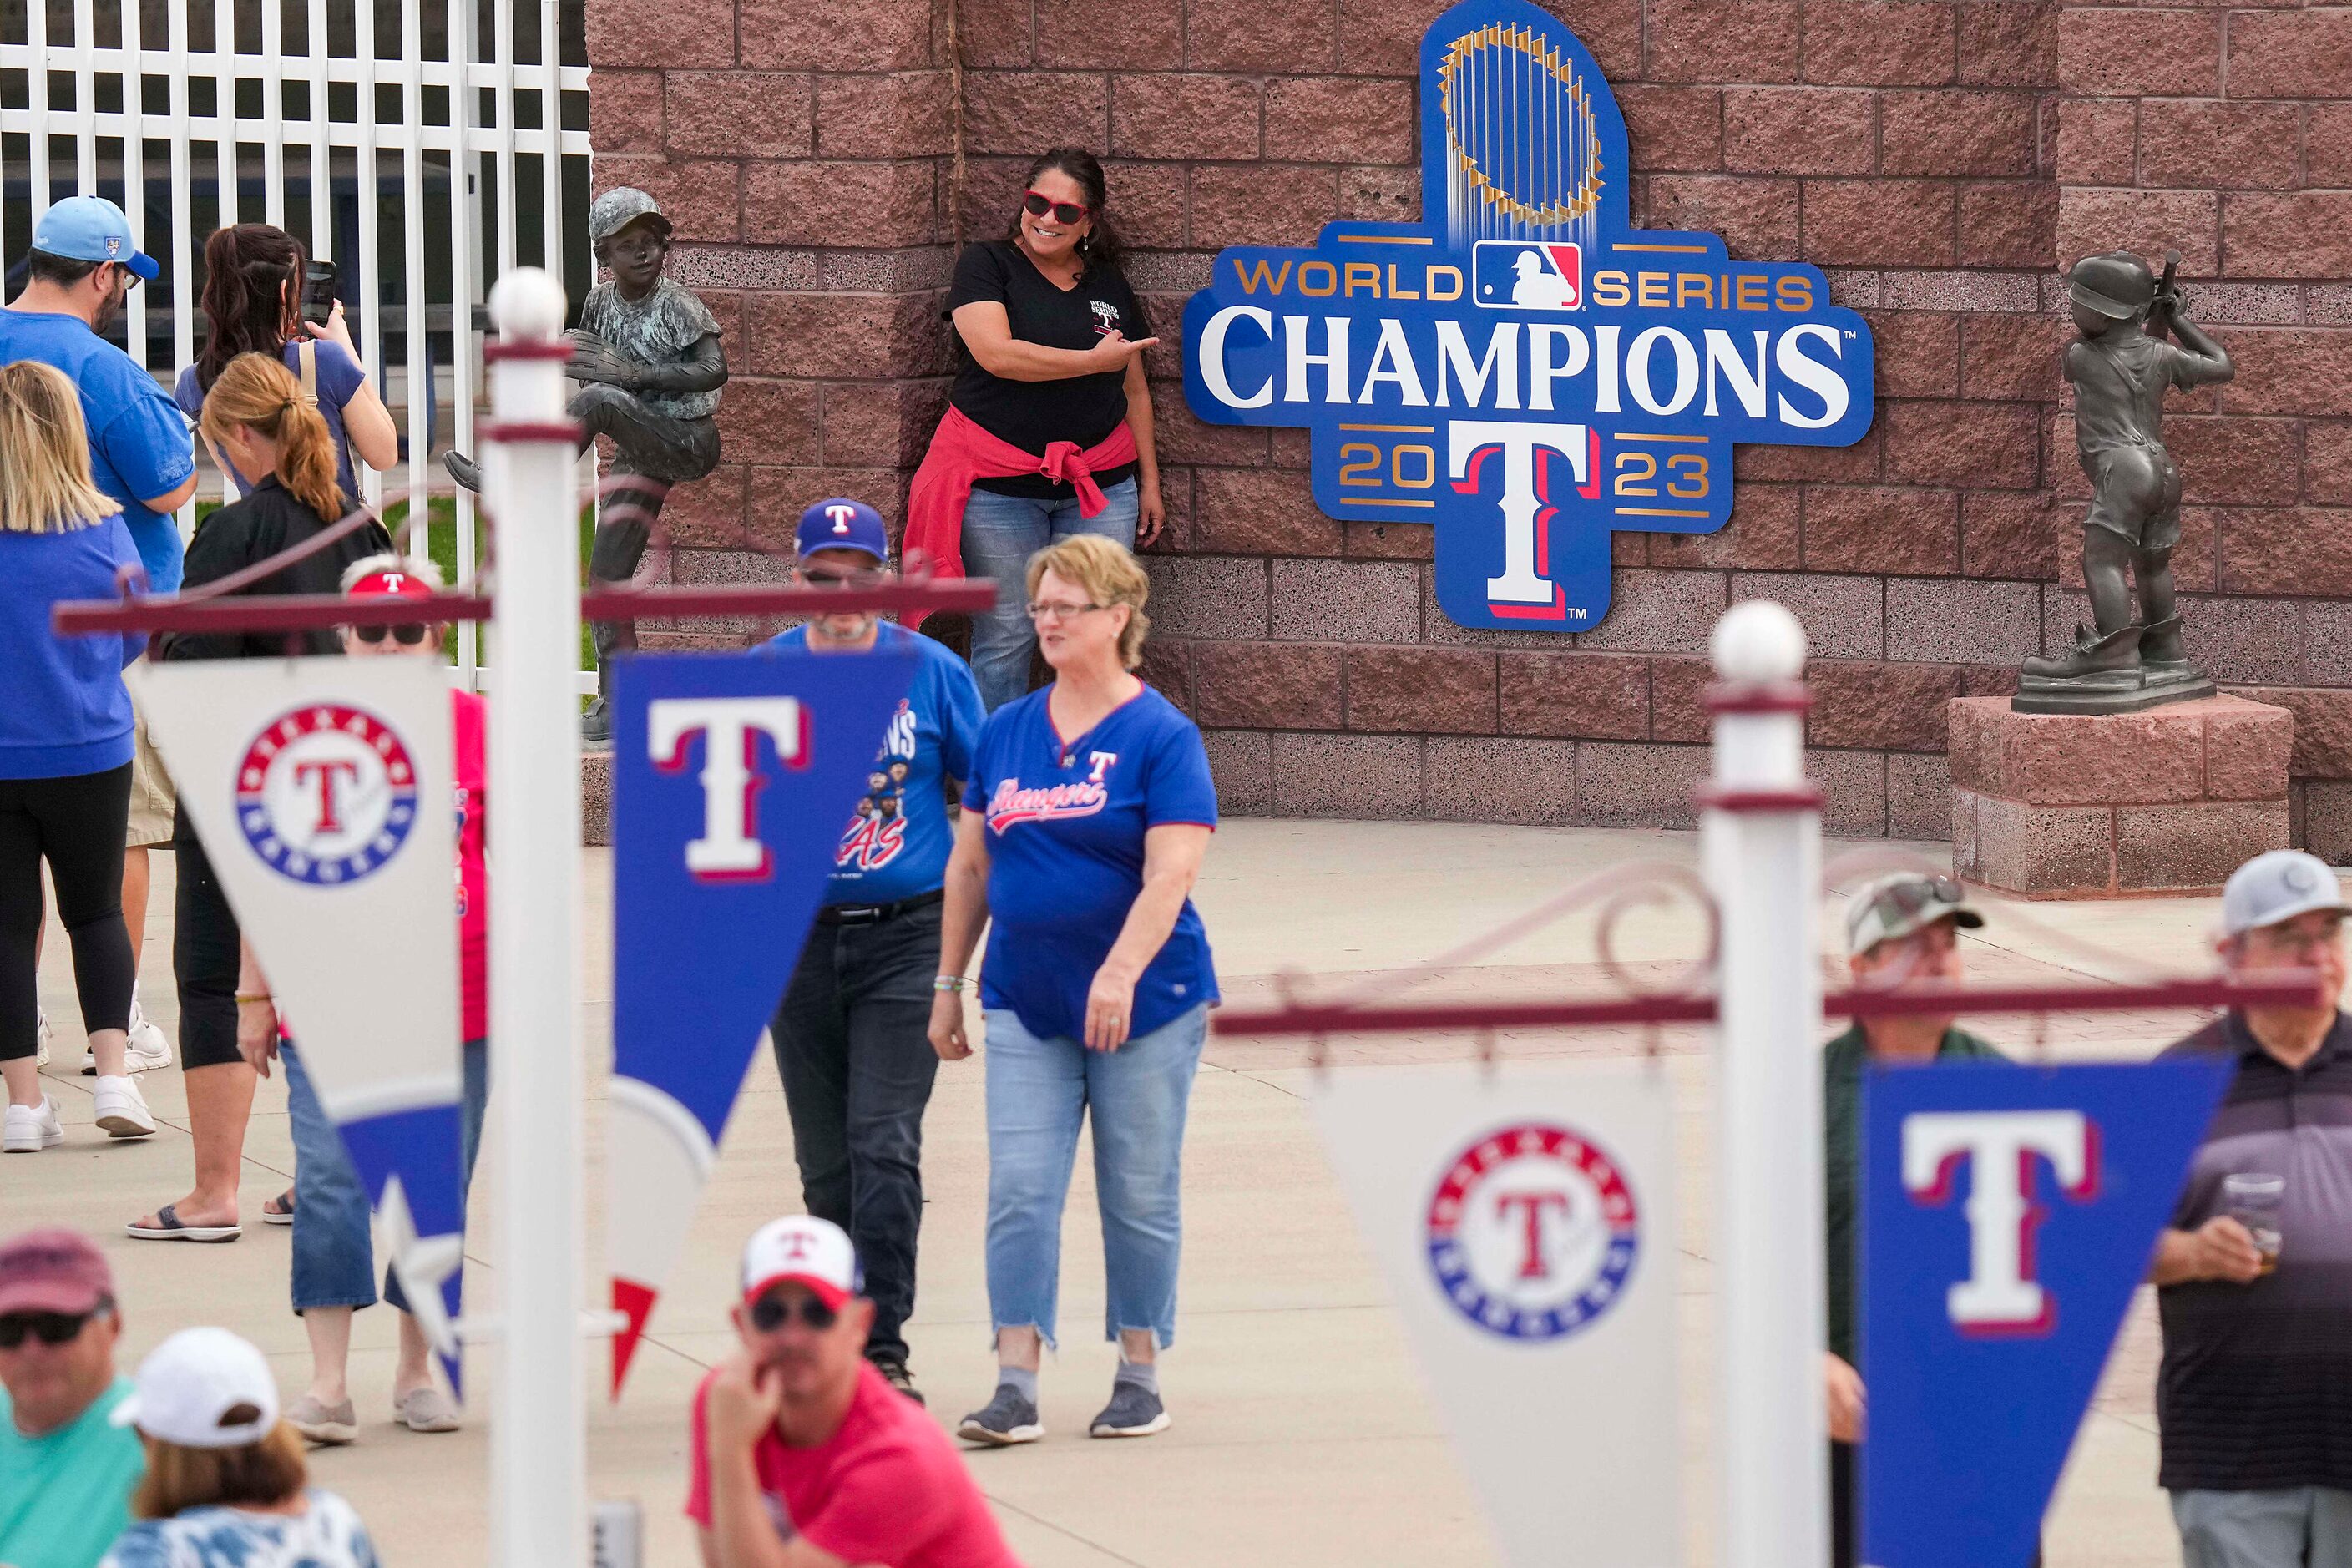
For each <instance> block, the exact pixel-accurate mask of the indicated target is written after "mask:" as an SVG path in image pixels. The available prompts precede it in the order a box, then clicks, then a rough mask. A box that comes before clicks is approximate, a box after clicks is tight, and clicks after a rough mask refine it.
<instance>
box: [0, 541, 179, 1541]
mask: <svg viewBox="0 0 2352 1568" xmlns="http://www.w3.org/2000/svg"><path fill="white" fill-rule="evenodd" d="M138 559H139V555H138V552H136V551H134V550H132V549H131V535H130V533H129V532H128V531H125V530H124V528H123V526H122V519H121V517H119V516H117V517H110V518H108V519H106V520H105V521H103V522H97V523H92V524H90V525H89V526H88V527H85V528H76V529H69V530H68V531H65V532H63V533H17V532H14V531H9V530H5V529H0V584H5V587H0V671H5V672H6V673H5V678H0V689H4V690H5V692H6V693H7V695H6V696H5V697H0V779H61V778H70V777H72V776H74V775H75V774H78V773H104V772H106V771H107V770H108V769H110V768H119V767H121V765H122V764H123V763H127V762H129V761H130V760H131V693H130V692H129V691H127V690H125V689H123V685H122V667H123V665H124V664H125V663H126V662H127V661H128V660H130V659H131V658H136V657H137V656H138V653H139V650H140V649H141V648H142V647H145V646H146V638H144V637H124V636H123V635H122V634H121V633H120V632H108V633H106V634H105V635H103V636H97V637H87V636H80V635H75V636H72V637H62V636H59V635H58V632H56V631H55V630H54V629H52V628H51V626H50V625H49V613H50V611H51V610H53V609H54V608H56V606H57V605H58V603H59V602H60V601H62V600H67V599H111V598H113V597H114V596H115V592H114V583H115V574H116V573H117V572H118V571H120V570H121V568H123V567H125V566H128V565H131V564H132V563H135V562H137V561H138ZM7 1561H8V1560H7V1559H6V1558H5V1557H0V1563H5V1562H7Z"/></svg>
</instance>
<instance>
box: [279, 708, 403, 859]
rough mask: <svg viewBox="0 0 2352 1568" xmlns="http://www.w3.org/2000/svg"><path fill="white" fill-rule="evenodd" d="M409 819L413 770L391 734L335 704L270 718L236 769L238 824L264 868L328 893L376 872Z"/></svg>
mask: <svg viewBox="0 0 2352 1568" xmlns="http://www.w3.org/2000/svg"><path fill="white" fill-rule="evenodd" d="M415 821H416V768H415V763H414V762H412V761H411V760H410V757H409V754H408V747H407V745H406V744H405V743H404V742H403V741H402V740H401V738H400V735H399V733H398V731H394V729H393V728H392V726H391V725H389V724H387V723H385V722H384V721H383V719H381V718H379V717H378V716H376V715H375V714H373V713H371V712H369V711H368V710H365V709H362V708H352V707H350V706H347V705H345V704H343V703H340V702H327V703H321V704H320V705H318V706H316V707H307V708H298V709H296V710H294V711H292V712H290V713H286V714H283V715H281V716H279V717H278V718H277V719H275V720H273V721H270V722H269V723H268V725H266V726H264V727H263V729H262V731H261V733H260V734H258V735H257V736H255V737H254V738H253V740H252V742H250V743H249V744H247V747H246V749H245V755H244V757H243V758H242V759H241V760H240V761H239V762H238V763H237V766H236V824H237V826H238V827H239V828H240V829H241V830H242V831H243V833H244V835H245V841H246V843H247V845H249V846H250V847H252V849H253V852H254V853H255V854H256V855H257V856H259V857H260V858H261V860H262V863H263V864H265V865H267V866H268V868H270V869H271V870H273V871H276V872H277V873H278V875H280V876H282V877H286V878H289V879H292V880H294V881H297V882H308V883H310V884H311V885H313V886H320V887H327V886H333V885H335V884H337V883H345V882H354V881H357V880H359V879H362V878H364V877H366V876H368V875H370V874H371V873H373V872H374V871H376V870H378V869H380V868H383V865H384V864H385V862H387V861H389V860H390V859H391V858H393V857H394V856H395V855H397V854H399V853H400V847H401V846H402V845H403V844H404V843H405V842H407V839H408V831H409V829H410V827H412V826H415Z"/></svg>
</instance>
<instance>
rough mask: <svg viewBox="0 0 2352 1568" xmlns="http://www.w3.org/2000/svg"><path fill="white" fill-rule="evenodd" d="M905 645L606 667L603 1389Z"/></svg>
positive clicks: (625, 1345) (827, 859) (767, 1005)
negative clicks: (607, 1296) (611, 1311)
mask: <svg viewBox="0 0 2352 1568" xmlns="http://www.w3.org/2000/svg"><path fill="white" fill-rule="evenodd" d="M915 658H916V656H915V655H914V654H913V653H912V652H911V651H908V652H885V651H878V650H877V651H876V652H873V653H868V654H811V653H803V652H791V653H782V652H770V651H767V650H764V649H762V650H758V651H754V652H751V653H745V654H682V655H669V656H663V657H657V658H631V659H623V660H619V661H617V662H615V664H614V667H613V671H612V678H613V694H612V702H613V1082H612V1113H611V1119H610V1121H609V1123H608V1130H607V1134H606V1140H605V1148H606V1158H605V1164H606V1169H607V1172H608V1175H609V1180H610V1184H611V1194H612V1199H611V1206H610V1210H609V1217H608V1219H607V1222H606V1223H607V1237H606V1240H607V1254H608V1257H609V1258H610V1262H611V1269H612V1275H613V1305H614V1308H615V1309H617V1310H620V1311H621V1312H623V1313H625V1315H626V1317H627V1319H628V1323H627V1326H626V1327H625V1329H623V1330H622V1331H621V1332H620V1333H619V1334H618V1335H616V1336H615V1338H614V1352H613V1388H614V1393H616V1394H617V1393H618V1392H619V1390H620V1386H621V1380H622V1379H623V1378H624V1377H625V1375H626V1374H627V1371H628V1364H629V1358H630V1356H631V1355H632V1354H634V1353H635V1348H636V1343H637V1340H638V1337H639V1336H640V1335H641V1334H642V1333H643V1332H644V1331H645V1325H646V1318H647V1317H648V1316H649V1315H650V1314H651V1313H652V1311H653V1306H654V1300H655V1299H656V1296H657V1295H658V1294H659V1292H660V1290H661V1287H662V1283H663V1281H664V1279H666V1278H667V1275H668V1273H669V1270H670V1268H671V1266H672V1265H673V1264H675V1263H676V1261H677V1252H678V1248H679V1247H680V1246H681V1245H682V1244H683V1242H684V1240H685V1237H686V1233H687V1230H688V1226H690V1225H691V1224H692V1222H693V1218H694V1210H695V1205H696V1203H697V1201H698V1198H699V1197H700V1195H701V1192H702V1185H703V1183H704V1181H705V1179H706V1178H707V1177H708V1176H709V1171H710V1166H711V1163H712V1162H713V1159H714V1157H715V1155H716V1153H717V1151H718V1146H719V1134H720V1132H722V1131H724V1130H725V1128H726V1126H727V1113H728V1111H729V1110H730V1109H732V1107H733V1106H734V1103H735V1093H736V1090H737V1089H739V1088H740V1086H741V1084H742V1082H743V1073H744V1069H745V1068H747V1067H748V1066H749V1065H750V1063H751V1053H752V1051H753V1049H754V1048H755V1047H757V1046H758V1044H759V1042H760V1039H761V1033H762V1031H764V1030H765V1028H766V1027H767V1024H768V1019H769V1017H770V1016H772V1014H773V1013H774V1012H775V1009H776V1001H777V998H778V997H779V996H781V995H782V993H783V987H784V982H785V981H786V979H787V978H789V977H790V975H791V974H792V971H793V964H794V963H797V962H798V961H799V957H800V951H801V944H802V943H803V941H804V940H805V939H806V938H807V935H808V928H809V922H810V921H811V920H812V919H813V918H814V915H815V913H816V910H817V905H818V903H819V901H820V900H822V899H823V898H824V890H825V880H826V878H827V877H828V876H829V875H830V874H831V872H832V870H833V866H834V857H835V850H836V849H837V847H839V845H840V843H841V837H842V830H843V827H844V825H845V824H846V823H847V822H848V821H849V820H850V817H851V815H852V813H853V811H854V809H855V807H856V801H857V795H858V792H859V791H860V790H861V789H862V788H864V786H865V781H866V770H867V769H868V768H870V767H871V766H872V765H873V761H874V753H875V749H876V747H877V746H878V745H879V744H880V743H881V742H882V738H883V732H884V730H885V727H886V726H887V723H888V721H889V717H890V714H891V711H892V710H894V709H895V708H896V707H897V706H898V700H899V699H900V698H902V697H904V696H905V695H906V694H907V689H908V687H909V686H910V685H911V684H912V683H913V680H914V674H915Z"/></svg>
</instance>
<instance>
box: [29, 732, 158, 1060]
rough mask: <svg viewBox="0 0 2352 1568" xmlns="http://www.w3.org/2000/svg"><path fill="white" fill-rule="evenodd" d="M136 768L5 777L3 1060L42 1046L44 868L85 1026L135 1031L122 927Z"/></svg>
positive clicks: (134, 978) (132, 973) (132, 975)
mask: <svg viewBox="0 0 2352 1568" xmlns="http://www.w3.org/2000/svg"><path fill="white" fill-rule="evenodd" d="M130 821H131V764H130V763H123V764H122V765H121V767H119V768H110V769H108V770H107V771H106V772H104V773H75V774H72V775H70V776H69V777H66V778H59V779H0V1061H16V1060H18V1059H19V1058H25V1057H29V1056H31V1055H33V1053H34V1052H35V1051H36V1050H37V1049H38V1048H39V1047H40V1037H39V1026H38V1023H37V1020H38V1018H39V1016H40V988H39V980H38V974H37V962H36V957H35V954H36V952H37V948H38V945H39V942H40V937H41V862H42V861H43V860H45V859H46V860H47V861H48V863H49V877H50V879H51V880H52V881H54V882H55V883H56V884H57V889H58V919H59V920H60V921H63V922H64V923H65V928H66V935H67V936H68V937H69V938H70V939H71V940H72V942H73V965H74V988H75V990H76V991H78V992H79V994H80V995H81V1024H82V1028H83V1029H84V1030H86V1031H89V1032H92V1033H94V1032H96V1031H97V1030H100V1029H127V1028H129V1027H130V1026H131V989H132V987H133V986H135V985H136V984H138V979H139V976H138V973H137V971H136V970H135V969H134V968H133V967H132V965H131V932H130V931H129V930H128V929H127V928H126V927H125V926H124V925H123V923H122V838H123V833H124V830H125V828H127V827H128V826H129V825H130Z"/></svg>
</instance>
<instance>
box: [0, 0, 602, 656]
mask: <svg viewBox="0 0 2352 1568" xmlns="http://www.w3.org/2000/svg"><path fill="white" fill-rule="evenodd" d="M580 12H581V8H580V7H579V6H578V5H564V4H562V0H0V171H5V192H0V257H5V259H6V262H7V264H8V265H10V266H11V267H14V266H15V265H16V264H17V263H19V262H20V261H21V260H22V258H23V257H24V253H25V251H26V248H27V247H28V245H29V242H30V240H31V237H32V223H33V221H34V219H35V218H36V217H37V216H38V214H39V213H40V212H41V211H42V210H43V209H44V208H46V207H47V205H49V203H50V202H51V201H53V200H55V199H57V198H58V197H61V196H65V195H79V194H94V195H104V196H109V197H111V198H113V199H114V200H116V201H118V202H120V203H121V205H122V207H123V210H124V211H125V212H126V213H127V214H129V216H130V218H131V232H132V234H133V235H134V236H136V237H138V238H139V244H140V247H141V248H142V249H143V250H146V251H148V252H149V253H150V254H152V255H153V256H155V257H157V258H159V259H160V260H161V261H162V262H163V277H162V278H161V279H157V281H156V282H155V283H154V284H153V285H151V286H149V287H146V288H142V289H133V290H132V291H131V298H130V305H129V309H128V310H127V312H126V316H125V320H124V323H123V328H122V331H124V333H125V334H126V335H125V337H124V340H123V341H124V345H125V346H126V347H127V348H128V349H129V350H130V352H131V354H132V355H133V356H134V357H136V358H138V359H140V360H141V361H142V363H145V364H146V365H148V367H149V368H150V369H152V370H153V371H154V372H156V373H157V374H158V375H159V376H161V377H162V378H163V379H164V380H165V381H167V382H168V381H169V380H170V379H171V378H172V377H173V376H174V375H176V374H178V371H179V368H180V367H181V366H183V365H185V364H187V363H191V362H192V361H193V359H194V347H195V345H194V340H195V333H196V329H197V327H198V325H199V324H200V323H199V320H198V315H199V313H198V311H197V310H196V284H197V279H198V277H199V275H200V270H201V268H200V257H201V253H202V250H203V246H204V239H205V236H206V235H207V234H209V233H210V232H211V231H212V230H213V228H214V227H215V226H220V225H224V224H232V223H237V222H252V221H256V220H258V221H261V222H266V223H271V224H276V225H278V226H281V227H283V228H285V229H287V230H288V231H289V233H291V234H293V235H295V236H296V237H298V238H300V239H301V240H302V241H303V242H304V243H305V244H306V245H307V246H308V247H310V254H311V255H312V256H313V257H315V258H318V259H320V260H325V261H333V262H335V263H337V264H338V265H339V267H340V268H341V282H340V288H341V294H342V298H343V300H344V308H345V312H346V314H347V316H348V317H350V318H351V319H352V321H353V326H354V333H355V335H356V337H357V339H358V342H359V347H360V355H361V358H362V361H363V362H364V363H365V364H366V366H367V368H368V372H369V374H370V375H371V376H372V377H373V379H374V381H375V383H376V385H377V387H378V389H379V390H380V391H381V392H382V393H383V398H384V402H385V404H386V405H388V406H389V407H391V408H392V410H393V412H394V416H395V418H396V419H398V420H400V422H401V423H402V425H403V428H404V452H405V454H406V459H407V460H406V461H404V463H403V465H402V466H401V468H400V469H399V470H397V471H396V472H395V474H394V476H393V484H392V487H391V489H392V494H391V495H390V497H389V498H387V497H386V496H385V495H384V489H385V480H384V477H383V476H381V475H378V474H375V473H373V472H370V471H369V470H367V469H365V468H362V469H361V470H360V472H361V474H362V481H361V483H362V490H363V492H364V493H365V495H366V498H367V499H368V500H386V499H389V500H392V501H393V502H394V504H395V505H399V504H400V503H402V502H405V503H406V515H407V516H408V517H409V518H410V519H412V520H413V521H411V524H410V527H411V530H412V532H411V535H410V537H411V539H412V540H413V542H414V544H415V547H416V548H418V549H419V550H423V549H425V548H426V547H428V546H432V545H438V546H439V547H440V548H439V549H438V551H437V553H439V554H441V555H442V556H443V558H444V559H445V560H453V561H454V563H455V566H456V569H457V571H456V576H457V581H458V582H460V583H463V582H466V581H468V580H470V579H471V577H472V576H473V567H474V562H475V556H476V552H477V544H476V538H475V526H474V522H475V519H474V503H473V498H472V497H471V496H469V495H467V494H465V493H464V492H462V491H461V492H458V493H457V496H456V498H455V504H454V507H452V508H451V509H450V512H451V515H450V522H449V528H450V531H449V532H446V533H439V534H438V536H437V537H436V526H435V523H436V520H435V519H434V518H433V515H432V511H431V509H430V507H429V506H428V504H427V498H426V493H425V490H426V482H427V480H428V479H430V477H431V476H432V475H433V474H434V473H436V472H437V463H436V460H435V459H436V455H437V453H438V451H439V450H441V449H444V448H446V447H450V446H456V447H458V448H460V449H462V450H467V451H471V450H472V449H473V434H474V429H473V426H474V398H475V395H476V390H477V387H478V382H479V377H478V373H477V371H476V368H475V367H476V364H477V363H478V353H479V350H478V342H477V331H478V321H477V308H478V304H479V302H480V301H481V300H485V299H487V298H488V289H489V287H490V285H491V284H492V283H493V282H495V281H496V280H497V279H498V278H499V276H500V275H501V274H503V273H505V272H507V271H509V269H511V268H514V267H516V266H518V265H541V266H545V267H547V268H549V269H550V270H551V271H554V272H556V273H557V274H558V275H559V276H560V277H562V279H563V280H564V282H565V285H566V287H567V289H568V290H569V292H570V293H571V296H572V299H573V300H575V301H577V300H579V299H580V298H581V296H582V295H583V293H584V292H585V291H586V289H587V286H588V284H589V282H590V281H591V280H592V263H591V260H590V258H589V256H588V247H587V240H586V235H585V232H584V224H583V221H582V220H581V216H580V215H581V214H582V213H583V212H584V209H585V206H586V203H587V199H588V112H587V88H588V69H587V63H586V58H585V54H584V46H583V40H582V38H581V37H580V33H579V29H580ZM567 13H568V15H567ZM567 28H569V31H568V32H567ZM567 213H568V214H569V215H570V217H571V221H570V222H567V221H566V216H567ZM13 291H14V289H13V287H12V289H11V292H12V293H13ZM444 493H445V496H446V486H445V487H444ZM194 515H195V514H194V503H191V505H190V507H189V509H188V510H187V511H186V512H185V513H184V514H183V517H182V519H181V525H182V528H183V530H186V529H189V528H192V527H193V526H194ZM457 636H458V663H459V665H460V667H461V668H463V669H464V670H465V672H466V678H467V682H468V683H469V684H471V683H474V680H475V672H476V671H477V669H478V648H477V647H476V643H475V628H474V626H471V625H466V626H460V627H459V629H458V634H457Z"/></svg>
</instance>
